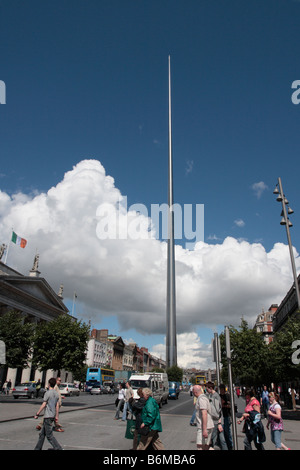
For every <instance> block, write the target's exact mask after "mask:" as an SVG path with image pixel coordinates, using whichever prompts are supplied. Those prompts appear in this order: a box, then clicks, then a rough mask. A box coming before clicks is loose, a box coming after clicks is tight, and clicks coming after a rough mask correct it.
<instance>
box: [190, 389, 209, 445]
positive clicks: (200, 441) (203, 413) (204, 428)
mask: <svg viewBox="0 0 300 470" xmlns="http://www.w3.org/2000/svg"><path fill="white" fill-rule="evenodd" d="M193 394H194V396H195V397H196V398H197V403H196V422H197V449H198V450H209V448H210V443H211V438H212V432H213V429H214V422H213V420H212V418H211V407H210V403H209V400H208V398H207V397H206V396H205V395H204V393H203V389H202V387H201V386H200V385H194V388H193Z"/></svg>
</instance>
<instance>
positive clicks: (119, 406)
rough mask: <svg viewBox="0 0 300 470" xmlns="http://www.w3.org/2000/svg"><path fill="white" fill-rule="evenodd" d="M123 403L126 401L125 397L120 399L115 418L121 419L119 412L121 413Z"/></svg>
mask: <svg viewBox="0 0 300 470" xmlns="http://www.w3.org/2000/svg"><path fill="white" fill-rule="evenodd" d="M123 403H124V399H123V398H122V399H121V400H119V403H118V406H117V411H116V415H115V419H119V414H120V411H121V408H122V405H123Z"/></svg>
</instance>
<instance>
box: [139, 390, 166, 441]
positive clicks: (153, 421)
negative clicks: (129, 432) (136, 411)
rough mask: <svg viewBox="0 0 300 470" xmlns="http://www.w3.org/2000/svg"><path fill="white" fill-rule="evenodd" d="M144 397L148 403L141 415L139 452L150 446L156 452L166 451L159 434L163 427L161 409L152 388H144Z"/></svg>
mask: <svg viewBox="0 0 300 470" xmlns="http://www.w3.org/2000/svg"><path fill="white" fill-rule="evenodd" d="M143 397H144V398H145V400H146V403H145V405H144V407H143V409H142V414H141V420H142V423H141V426H140V429H139V433H140V434H141V439H140V442H139V444H138V446H137V450H146V449H147V448H148V447H149V446H150V444H151V445H152V448H153V449H154V450H165V447H164V445H163V443H162V441H161V440H160V438H159V434H158V433H159V432H162V425H161V419H160V413H159V407H158V404H157V403H156V400H154V398H153V397H152V390H150V388H143Z"/></svg>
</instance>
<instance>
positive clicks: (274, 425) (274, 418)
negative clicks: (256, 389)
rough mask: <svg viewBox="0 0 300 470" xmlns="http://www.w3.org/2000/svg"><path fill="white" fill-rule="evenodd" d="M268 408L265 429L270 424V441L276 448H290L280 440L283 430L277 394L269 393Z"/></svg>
mask: <svg viewBox="0 0 300 470" xmlns="http://www.w3.org/2000/svg"><path fill="white" fill-rule="evenodd" d="M269 399H270V408H269V411H268V424H267V429H269V427H270V426H271V441H272V442H273V444H274V445H275V448H276V450H281V449H283V450H291V449H290V448H289V447H286V446H285V445H284V444H282V442H281V433H282V431H283V421H282V417H281V406H280V405H279V396H278V395H277V394H275V393H274V392H271V393H270V394H269Z"/></svg>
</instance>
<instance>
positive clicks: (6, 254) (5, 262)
mask: <svg viewBox="0 0 300 470" xmlns="http://www.w3.org/2000/svg"><path fill="white" fill-rule="evenodd" d="M13 231H14V229H13V227H12V229H11V233H13ZM10 243H11V235H10V239H9V242H8V245H7V248H6V253H5V261H4V264H7V256H8V251H9V247H10Z"/></svg>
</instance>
